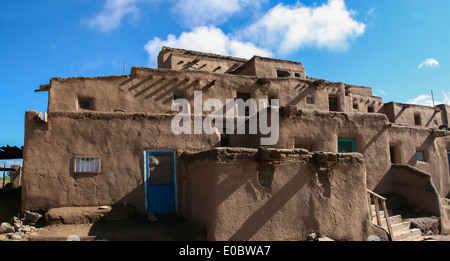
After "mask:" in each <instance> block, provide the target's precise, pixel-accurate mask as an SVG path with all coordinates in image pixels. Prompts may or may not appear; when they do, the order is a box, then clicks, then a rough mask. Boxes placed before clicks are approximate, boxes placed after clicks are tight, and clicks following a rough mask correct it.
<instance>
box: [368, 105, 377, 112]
mask: <svg viewBox="0 0 450 261" xmlns="http://www.w3.org/2000/svg"><path fill="white" fill-rule="evenodd" d="M367 112H368V113H374V112H375V107H373V106H368V107H367Z"/></svg>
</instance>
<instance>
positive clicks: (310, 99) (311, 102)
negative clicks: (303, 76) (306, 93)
mask: <svg viewBox="0 0 450 261" xmlns="http://www.w3.org/2000/svg"><path fill="white" fill-rule="evenodd" d="M306 104H314V99H313V97H306Z"/></svg>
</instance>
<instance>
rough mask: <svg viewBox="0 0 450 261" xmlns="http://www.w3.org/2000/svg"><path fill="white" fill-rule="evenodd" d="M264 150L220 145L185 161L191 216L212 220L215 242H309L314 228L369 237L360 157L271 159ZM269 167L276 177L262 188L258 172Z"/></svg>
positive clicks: (201, 220) (211, 234)
mask: <svg viewBox="0 0 450 261" xmlns="http://www.w3.org/2000/svg"><path fill="white" fill-rule="evenodd" d="M281 154H284V152H283V153H281ZM257 155H258V153H257V150H250V149H246V150H240V151H237V150H230V149H216V150H212V151H207V152H201V153H198V154H192V155H188V156H185V157H184V158H183V163H184V165H185V168H183V169H184V171H185V172H184V174H183V177H184V178H185V179H186V180H187V183H188V187H189V192H188V197H189V198H190V200H189V202H191V205H190V207H189V209H190V210H189V213H188V216H189V218H190V220H193V221H197V222H199V223H202V224H205V226H206V229H207V237H208V240H243V241H247V240H305V239H306V238H307V236H308V234H310V233H311V232H316V233H319V234H321V235H326V236H329V237H331V238H333V239H336V240H365V238H366V237H367V235H368V233H369V229H370V227H369V223H370V222H369V217H368V215H369V214H368V205H367V198H366V197H365V196H364V195H366V173H365V166H364V160H363V157H362V156H361V155H360V154H340V155H336V154H334V155H333V156H334V161H329V162H328V163H325V164H321V165H320V164H316V163H314V162H315V161H314V158H315V156H314V155H313V154H291V153H286V154H284V156H281V159H279V160H269V161H263V160H259V159H258V156H257ZM267 171H268V172H270V171H272V173H273V176H272V180H271V183H270V186H267V187H263V186H262V185H261V183H260V182H259V176H258V175H259V173H261V172H267ZM265 185H267V184H265ZM349 228H351V229H349Z"/></svg>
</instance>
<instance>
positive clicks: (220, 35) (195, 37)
mask: <svg viewBox="0 0 450 261" xmlns="http://www.w3.org/2000/svg"><path fill="white" fill-rule="evenodd" d="M163 46H169V47H173V48H181V49H187V50H195V51H200V52H206V53H214V54H221V55H228V56H234V57H240V58H247V59H248V58H251V57H252V56H253V55H259V56H265V57H270V56H271V55H272V53H271V52H270V51H268V50H265V49H262V48H258V47H257V46H256V45H254V44H253V43H250V42H242V41H239V40H237V39H235V38H234V37H233V36H231V35H226V34H225V33H224V32H223V31H222V30H221V29H220V28H217V27H214V26H200V27H196V28H194V29H193V30H192V31H191V32H183V33H182V34H181V35H180V36H179V37H176V36H175V35H173V34H170V35H169V36H168V37H167V39H166V40H162V39H160V38H158V37H155V38H154V39H153V40H150V41H149V42H148V43H147V44H146V45H145V47H144V48H145V50H146V51H147V53H148V54H149V65H150V66H154V65H155V64H156V62H157V57H158V53H159V52H160V51H161V48H162V47H163Z"/></svg>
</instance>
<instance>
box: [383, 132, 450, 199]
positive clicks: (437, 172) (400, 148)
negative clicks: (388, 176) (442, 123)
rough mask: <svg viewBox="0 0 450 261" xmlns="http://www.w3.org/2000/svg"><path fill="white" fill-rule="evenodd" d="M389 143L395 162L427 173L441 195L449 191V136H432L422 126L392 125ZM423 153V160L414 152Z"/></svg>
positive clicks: (443, 195) (445, 194)
mask: <svg viewBox="0 0 450 261" xmlns="http://www.w3.org/2000/svg"><path fill="white" fill-rule="evenodd" d="M389 144H390V146H393V147H394V148H395V155H396V163H398V164H408V165H411V166H413V167H416V168H418V169H419V170H421V171H423V172H426V173H429V174H430V175H431V177H432V182H433V184H434V186H435V187H436V189H437V190H438V192H439V194H440V195H441V197H445V196H447V194H448V193H449V191H450V180H449V178H448V177H449V176H448V175H449V166H448V160H446V158H447V150H449V149H450V137H448V136H447V137H434V136H433V133H432V131H431V130H430V129H428V128H424V127H414V126H401V125H393V126H392V128H390V129H389ZM417 151H421V152H423V153H424V158H425V161H418V160H417V158H416V152H417Z"/></svg>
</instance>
